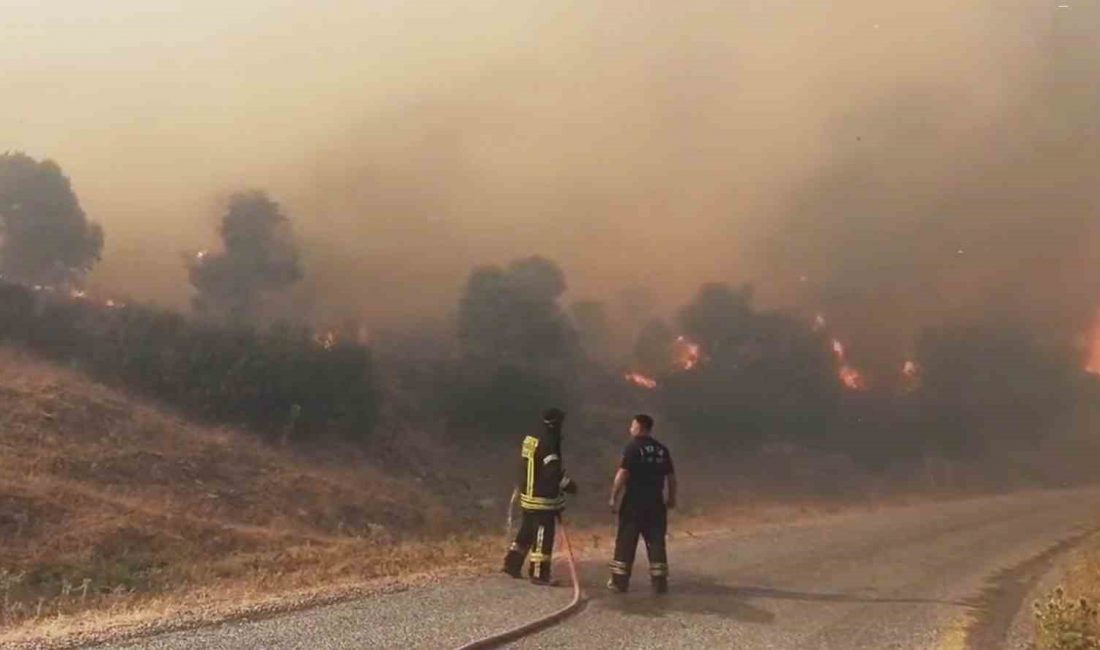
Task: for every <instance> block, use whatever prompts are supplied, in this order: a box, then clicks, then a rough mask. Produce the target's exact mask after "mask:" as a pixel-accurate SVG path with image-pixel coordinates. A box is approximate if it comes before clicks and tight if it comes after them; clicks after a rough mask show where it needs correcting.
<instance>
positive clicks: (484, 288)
mask: <svg viewBox="0 0 1100 650" xmlns="http://www.w3.org/2000/svg"><path fill="white" fill-rule="evenodd" d="M565 289H566V284H565V274H563V273H562V271H561V269H560V268H558V266H557V265H556V264H554V263H553V262H551V261H549V260H547V259H544V258H541V257H529V258H526V259H522V260H517V261H515V262H512V263H511V264H509V265H508V267H507V268H500V267H497V266H483V267H480V268H477V269H474V271H473V273H471V274H470V279H469V281H468V282H467V283H466V290H465V292H464V293H463V296H462V300H461V302H460V303H459V312H458V336H459V342H460V343H461V345H462V352H463V356H465V357H468V358H475V359H487V360H494V361H497V362H503V363H510V364H515V365H518V366H520V367H531V368H543V369H547V368H550V367H556V368H559V369H560V368H562V367H568V366H570V365H571V364H572V363H573V362H574V361H575V360H576V359H577V357H578V353H579V342H578V336H577V332H576V330H574V329H573V326H572V325H571V324H570V323H569V319H568V318H567V317H566V315H565V314H564V313H563V311H562V309H561V305H560V304H559V302H558V300H559V299H560V298H561V295H562V294H563V293H565Z"/></svg>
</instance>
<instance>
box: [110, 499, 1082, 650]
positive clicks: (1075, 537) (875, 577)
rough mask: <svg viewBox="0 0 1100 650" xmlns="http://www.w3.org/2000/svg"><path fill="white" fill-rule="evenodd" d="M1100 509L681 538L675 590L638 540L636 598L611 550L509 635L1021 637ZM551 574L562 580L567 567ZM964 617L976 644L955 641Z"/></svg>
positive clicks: (1066, 502) (232, 642) (349, 616)
mask: <svg viewBox="0 0 1100 650" xmlns="http://www.w3.org/2000/svg"><path fill="white" fill-rule="evenodd" d="M1098 506H1100V491H1098V490H1078V491H1072V492H1070V491H1066V492H1037V493H1026V494H1018V495H1012V496H1002V497H988V498H981V499H970V500H966V501H954V502H948V503H930V504H923V505H917V506H904V507H892V508H883V509H880V510H878V511H875V512H870V513H867V512H864V513H858V514H851V515H843V516H835V517H829V518H825V519H818V520H814V521H808V522H802V523H799V522H793V523H791V524H787V525H780V526H768V527H764V528H758V529H755V530H745V531H735V532H731V533H728V534H720V535H719V534H715V535H711V536H707V537H703V538H698V539H686V538H680V537H674V538H673V539H672V541H671V542H670V564H671V571H672V578H671V581H670V583H671V589H672V592H671V593H670V594H668V595H664V596H656V595H653V594H651V593H650V592H649V589H648V578H647V576H646V565H645V559H644V551H640V552H639V556H640V557H639V565H638V566H636V567H635V576H636V577H635V584H634V585H632V590H631V592H630V593H629V594H626V595H617V594H611V593H609V592H607V591H606V590H605V589H604V587H603V584H604V582H605V581H606V574H605V572H606V569H605V567H604V564H605V561H597V560H595V559H593V560H591V561H589V562H585V563H584V565H583V566H582V581H583V582H584V586H585V589H586V592H587V594H588V596H589V600H588V602H587V605H586V606H585V608H584V609H583V610H582V611H581V612H580V613H578V614H577V615H575V616H573V617H572V618H569V619H567V620H566V621H564V622H563V623H561V624H559V625H557V626H555V627H552V628H550V629H547V630H544V631H542V632H539V633H537V634H535V635H533V636H530V637H527V638H525V639H522V640H520V641H518V642H516V643H514V644H513V645H511V646H509V647H514V648H601V649H608V648H738V649H746V650H752V649H757V648H774V649H787V648H792V649H795V648H797V649H807V650H825V649H830V650H861V649H874V650H884V649H888V648H899V649H906V650H908V649H921V648H930V649H942V648H960V647H966V648H968V650H987V649H988V650H992V649H993V648H1001V647H1008V646H1014V645H1015V642H1009V641H1007V640H1006V638H1007V637H1006V633H1007V628H1008V626H1009V624H1010V622H1011V621H1012V619H1013V616H1014V615H1015V614H1016V612H1017V610H1019V609H1020V607H1021V606H1022V605H1025V603H1024V599H1025V595H1026V593H1027V588H1028V586H1029V584H1031V583H1032V582H1033V580H1034V579H1036V578H1038V576H1039V575H1041V573H1042V572H1043V571H1044V570H1045V569H1047V568H1049V566H1050V563H1051V562H1052V561H1053V560H1054V559H1055V558H1056V556H1057V554H1058V552H1060V551H1062V550H1065V549H1066V548H1068V547H1069V546H1071V545H1072V544H1073V543H1075V542H1076V541H1079V540H1081V539H1083V537H1084V535H1086V534H1088V533H1090V532H1094V531H1096V530H1097V529H1100V508H1098ZM671 525H672V528H673V530H674V531H675V526H676V524H675V520H674V519H673V522H672V524H671ZM503 551H504V548H503V547H502V548H501V552H502V553H503ZM557 571H558V575H559V576H560V577H562V578H565V574H566V572H565V571H564V567H561V566H559V567H558V569H557ZM570 596H571V591H570V590H569V589H568V588H565V587H561V588H545V587H534V586H531V585H528V584H527V583H526V582H525V581H519V580H511V579H509V578H507V577H506V576H503V575H494V576H486V577H481V578H469V579H458V580H452V581H449V582H444V583H441V584H438V585H433V586H430V587H423V588H418V589H413V590H409V591H406V592H403V593H398V594H393V595H389V596H384V597H379V598H374V599H366V600H361V601H355V602H349V603H343V604H340V605H334V606H328V607H323V608H318V609H314V610H309V611H303V612H298V613H294V614H289V615H285V616H280V617H277V618H272V619H267V620H261V621H252V622H237V623H229V624H223V625H219V626H216V627H210V628H205V629H199V630H192V631H187V632H178V633H172V634H168V635H164V636H160V637H155V638H150V639H143V640H138V641H131V642H128V643H125V644H121V645H116V646H111V647H112V648H113V649H114V650H123V649H126V650H161V649H164V650H169V649H170V650H192V649H194V650H199V649H204V650H217V649H222V648H225V649H229V648H233V649H256V650H259V649H261V648H262V649H264V650H290V649H302V650H325V649H336V648H348V649H350V648H355V649H362V648H454V647H456V646H458V645H461V644H462V643H465V642H467V641H469V640H471V639H475V638H478V637H480V636H483V635H487V634H489V633H492V632H494V631H499V630H501V629H504V628H508V627H511V626H513V625H515V624H517V623H520V622H523V621H526V620H529V619H532V618H535V617H537V616H539V615H541V614H546V613H549V612H551V611H553V610H555V609H557V608H559V607H561V606H562V605H564V604H565V603H566V602H568V600H569V598H570ZM1027 606H1030V605H1027ZM964 629H968V630H969V632H968V635H969V642H968V643H966V644H965V645H960V643H959V639H960V638H962V637H964V636H967V635H966V634H963V633H962V631H963V630H964Z"/></svg>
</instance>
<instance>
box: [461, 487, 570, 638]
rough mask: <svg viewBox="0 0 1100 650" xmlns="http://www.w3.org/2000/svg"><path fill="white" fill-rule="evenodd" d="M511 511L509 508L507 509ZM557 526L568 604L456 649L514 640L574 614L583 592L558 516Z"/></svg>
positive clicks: (563, 527)
mask: <svg viewBox="0 0 1100 650" xmlns="http://www.w3.org/2000/svg"><path fill="white" fill-rule="evenodd" d="M509 512H511V509H509ZM558 526H559V529H560V530H561V538H562V541H563V542H565V550H566V552H567V553H566V560H567V562H568V564H569V577H570V579H572V580H573V600H571V601H569V604H568V605H566V606H565V607H562V608H561V609H559V610H557V611H555V612H552V613H550V614H547V615H546V616H543V617H541V618H537V619H535V620H533V621H530V622H528V623H524V624H523V625H520V626H517V627H514V628H512V629H510V630H505V631H503V632H498V633H496V634H492V635H490V636H487V637H484V638H481V639H477V640H476V641H471V642H469V643H467V644H466V645H464V646H461V647H459V648H458V650H481V649H482V648H495V647H497V646H500V645H502V644H505V643H508V642H510V641H515V640H516V639H520V638H522V637H525V636H527V635H528V634H533V633H535V632H537V631H539V630H541V629H543V628H546V627H549V626H551V625H554V624H556V623H559V622H561V621H562V620H563V619H565V618H567V617H569V616H570V615H572V614H574V613H575V612H576V611H577V610H578V609H580V606H581V603H582V600H581V598H582V596H583V592H581V582H580V579H578V578H577V561H576V558H574V557H573V545H572V544H570V543H569V533H568V531H566V529H565V522H563V521H562V520H561V519H560V518H559V519H558Z"/></svg>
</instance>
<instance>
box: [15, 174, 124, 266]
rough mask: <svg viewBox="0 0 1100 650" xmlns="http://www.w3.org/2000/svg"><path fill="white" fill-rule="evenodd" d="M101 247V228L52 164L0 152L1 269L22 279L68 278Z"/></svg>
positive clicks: (96, 258)
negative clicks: (88, 214)
mask: <svg viewBox="0 0 1100 650" xmlns="http://www.w3.org/2000/svg"><path fill="white" fill-rule="evenodd" d="M102 250H103V229H102V228H101V227H100V226H99V225H98V224H96V223H92V222H90V221H88V218H87V216H86V215H85V214H84V210H82V209H81V207H80V202H79V201H78V200H77V198H76V194H75V193H74V192H73V189H72V185H71V184H70V183H69V179H68V178H67V177H66V176H65V175H64V173H62V171H61V167H60V166H58V164H57V163H55V162H53V161H52V160H43V161H37V160H35V159H33V158H31V157H30V156H27V155H26V154H22V153H4V154H0V274H3V275H4V277H7V278H9V279H11V280H14V281H17V282H22V283H25V284H41V285H48V286H56V285H60V284H66V283H71V282H73V281H75V280H77V279H79V278H80V276H82V275H84V274H85V273H87V272H88V270H90V269H91V268H92V266H93V265H94V264H95V263H96V262H98V261H99V256H100V252H101V251H102Z"/></svg>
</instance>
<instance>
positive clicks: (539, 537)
mask: <svg viewBox="0 0 1100 650" xmlns="http://www.w3.org/2000/svg"><path fill="white" fill-rule="evenodd" d="M545 533H546V527H545V526H539V532H538V533H537V534H536V535H535V550H534V551H533V552H532V553H531V556H530V557H531V562H532V563H533V565H534V566H533V567H532V570H531V574H532V575H533V576H534V577H536V578H541V577H542V563H543V562H544V560H541V559H540V560H536V559H535V558H541V557H543V554H542V543H543V536H544V535H545Z"/></svg>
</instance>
